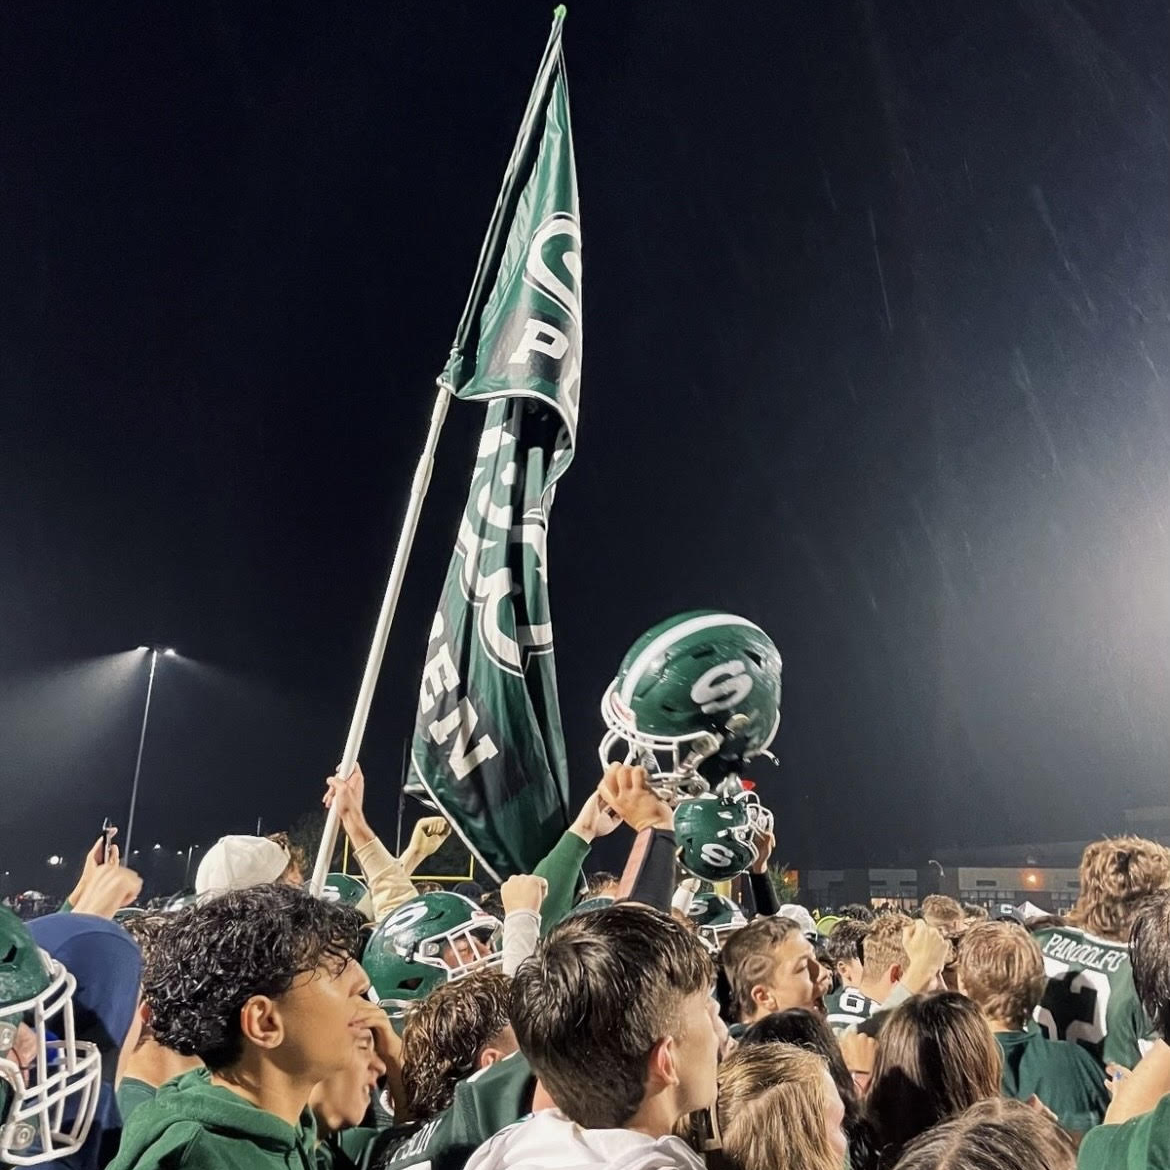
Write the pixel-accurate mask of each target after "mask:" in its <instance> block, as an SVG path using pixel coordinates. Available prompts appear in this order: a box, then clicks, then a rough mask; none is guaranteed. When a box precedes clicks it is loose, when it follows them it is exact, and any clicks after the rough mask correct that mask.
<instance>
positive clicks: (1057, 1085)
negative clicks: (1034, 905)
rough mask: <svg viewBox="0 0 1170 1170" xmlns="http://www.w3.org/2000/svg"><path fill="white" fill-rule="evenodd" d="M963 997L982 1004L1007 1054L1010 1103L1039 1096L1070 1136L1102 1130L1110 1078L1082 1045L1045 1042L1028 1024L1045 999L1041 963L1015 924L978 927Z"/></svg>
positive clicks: (962, 954)
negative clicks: (1107, 1086)
mask: <svg viewBox="0 0 1170 1170" xmlns="http://www.w3.org/2000/svg"><path fill="white" fill-rule="evenodd" d="M957 973H958V980H959V990H960V991H961V992H962V993H963V994H964V995H966V996H969V997H970V998H971V999H973V1000H974V1001H975V1003H976V1004H977V1005H978V1007H979V1010H980V1012H982V1013H983V1017H984V1019H986V1020H987V1023H988V1025H989V1026H990V1028H991V1030H992V1032H994V1033H995V1040H996V1043H997V1044H998V1045H999V1047H1000V1051H1001V1052H1002V1053H1003V1078H1002V1087H1003V1094H1004V1096H1005V1097H1014V1098H1015V1099H1016V1100H1017V1101H1027V1100H1028V1099H1029V1098H1030V1097H1032V1096H1036V1097H1039V1098H1040V1100H1041V1101H1043V1102H1044V1104H1045V1105H1047V1106H1048V1108H1049V1109H1051V1110H1052V1111H1053V1113H1055V1114H1056V1117H1057V1120H1058V1121H1059V1122H1060V1124H1061V1125H1062V1126H1063V1127H1064V1128H1065V1129H1066V1130H1068V1132H1069V1133H1072V1134H1083V1133H1087V1132H1088V1131H1089V1130H1090V1129H1092V1128H1093V1126H1095V1125H1099V1124H1100V1123H1101V1119H1102V1118H1103V1117H1104V1116H1105V1110H1106V1109H1107V1108H1108V1107H1109V1094H1108V1092H1107V1091H1106V1089H1105V1073H1104V1070H1103V1069H1102V1068H1101V1066H1100V1065H1099V1064H1098V1063H1097V1062H1096V1061H1095V1060H1094V1059H1093V1058H1092V1057H1091V1056H1090V1055H1089V1053H1088V1052H1087V1051H1086V1050H1085V1049H1084V1048H1082V1047H1081V1046H1080V1045H1079V1044H1076V1043H1074V1042H1073V1041H1071V1040H1048V1039H1046V1038H1045V1037H1044V1036H1043V1035H1041V1033H1040V1032H1039V1031H1038V1030H1037V1029H1036V1028H1035V1026H1034V1025H1031V1020H1032V1013H1033V1012H1034V1011H1035V1010H1036V1005H1037V1004H1038V1003H1039V1002H1040V999H1041V997H1042V996H1043V994H1044V986H1045V976H1044V959H1043V956H1042V955H1041V954H1040V947H1039V946H1038V945H1037V944H1036V941H1035V939H1033V938H1032V936H1031V935H1030V934H1029V933H1028V932H1027V931H1026V930H1025V929H1024V928H1023V927H1022V926H1020V925H1019V924H1018V923H1015V922H981V923H979V925H977V926H972V927H971V928H970V929H969V930H968V931H967V933H966V934H965V935H964V937H963V940H962V943H961V944H960V946H959V961H958V968H957Z"/></svg>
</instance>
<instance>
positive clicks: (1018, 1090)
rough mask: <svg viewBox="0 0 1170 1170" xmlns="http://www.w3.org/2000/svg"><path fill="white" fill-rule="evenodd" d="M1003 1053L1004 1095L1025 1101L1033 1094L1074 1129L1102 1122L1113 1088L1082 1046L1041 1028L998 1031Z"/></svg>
mask: <svg viewBox="0 0 1170 1170" xmlns="http://www.w3.org/2000/svg"><path fill="white" fill-rule="evenodd" d="M995 1039H996V1043H998V1044H999V1048H1000V1051H1001V1052H1002V1053H1003V1081H1002V1088H1003V1095H1004V1096H1005V1097H1012V1098H1014V1099H1015V1100H1017V1101H1027V1100H1028V1098H1029V1097H1031V1096H1032V1094H1033V1093H1035V1095H1036V1096H1037V1097H1039V1098H1040V1100H1041V1101H1043V1102H1044V1104H1045V1105H1047V1106H1048V1108H1049V1109H1051V1110H1052V1112H1053V1113H1055V1114H1056V1118H1057V1120H1058V1121H1059V1122H1060V1124H1061V1125H1062V1126H1063V1127H1064V1128H1065V1129H1067V1130H1068V1131H1069V1132H1070V1133H1086V1132H1087V1131H1088V1130H1090V1129H1092V1128H1093V1126H1095V1125H1100V1124H1101V1119H1102V1118H1103V1117H1104V1116H1105V1110H1106V1109H1108V1108H1109V1093H1108V1091H1107V1090H1106V1088H1105V1074H1104V1073H1103V1072H1102V1071H1101V1066H1100V1065H1099V1064H1098V1063H1097V1062H1096V1061H1095V1060H1094V1059H1093V1058H1092V1057H1091V1056H1090V1055H1089V1054H1088V1053H1087V1052H1086V1051H1085V1050H1084V1049H1083V1048H1082V1047H1081V1046H1080V1045H1079V1044H1070V1043H1068V1042H1067V1041H1063V1040H1046V1039H1045V1038H1044V1037H1043V1036H1041V1035H1040V1033H1039V1032H997V1033H996V1034H995Z"/></svg>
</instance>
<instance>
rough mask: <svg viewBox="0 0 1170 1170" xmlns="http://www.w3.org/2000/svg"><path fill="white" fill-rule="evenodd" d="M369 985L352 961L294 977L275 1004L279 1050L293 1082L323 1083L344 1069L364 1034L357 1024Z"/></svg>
mask: <svg viewBox="0 0 1170 1170" xmlns="http://www.w3.org/2000/svg"><path fill="white" fill-rule="evenodd" d="M369 986H370V980H369V977H368V976H367V975H366V973H365V971H363V970H362V968H361V967H360V966H359V965H358V963H357V962H356V961H355V960H354V959H347V960H346V962H345V965H344V966H341V965H340V963H339V962H334V963H332V964H331V965H323V966H320V967H318V968H317V969H316V970H315V971H306V972H305V973H304V974H303V975H298V976H297V978H296V979H295V980H294V981H293V985H292V987H290V988H289V990H288V991H286V992H285V993H284V995H282V996H281V997H280V999H279V1001H278V1002H279V1004H280V1016H281V1020H282V1022H283V1023H284V1041H283V1043H282V1044H281V1045H280V1049H279V1050H278V1051H279V1052H280V1053H281V1062H282V1063H287V1064H288V1065H289V1067H290V1069H291V1070H293V1071H295V1073H296V1075H297V1076H298V1077H304V1078H305V1079H312V1080H314V1081H323V1080H325V1078H326V1077H329V1076H332V1075H333V1074H334V1073H336V1072H340V1071H341V1070H342V1069H345V1068H347V1067H349V1066H350V1065H351V1064H352V1063H353V1060H354V1052H355V1050H356V1049H357V1048H358V1047H360V1045H361V1044H362V1042H363V1039H364V1037H365V1036H367V1035H368V1034H369V1029H368V1028H366V1027H363V1026H362V1025H361V1024H360V1023H359V1021H360V1018H361V1013H362V1011H363V1009H364V1008H366V1007H368V1006H369V1003H368V1001H367V1000H366V998H365V995H366V991H367V989H368V988H369Z"/></svg>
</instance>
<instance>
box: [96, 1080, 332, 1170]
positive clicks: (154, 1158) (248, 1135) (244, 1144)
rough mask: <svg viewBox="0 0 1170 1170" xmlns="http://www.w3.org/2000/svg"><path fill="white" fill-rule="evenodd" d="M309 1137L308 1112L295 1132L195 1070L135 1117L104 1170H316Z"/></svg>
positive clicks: (313, 1138)
mask: <svg viewBox="0 0 1170 1170" xmlns="http://www.w3.org/2000/svg"><path fill="white" fill-rule="evenodd" d="M316 1133H317V1130H316V1123H315V1122H314V1120H313V1114H312V1112H311V1111H310V1110H309V1109H306V1110H305V1111H304V1113H302V1114H301V1120H300V1124H299V1125H298V1126H296V1128H294V1127H293V1126H291V1125H289V1124H288V1123H287V1122H284V1121H281V1120H280V1118H279V1117H275V1116H274V1115H273V1114H271V1113H267V1112H265V1111H264V1110H263V1109H259V1108H257V1107H256V1106H255V1105H253V1104H251V1103H250V1102H248V1101H245V1100H244V1098H243V1097H241V1096H239V1094H237V1093H233V1092H232V1091H231V1090H230V1089H224V1088H220V1087H218V1086H214V1085H212V1084H211V1083H210V1074H209V1073H208V1071H207V1069H203V1068H200V1069H194V1070H193V1071H191V1072H189V1073H184V1074H183V1075H182V1076H181V1077H176V1078H175V1079H174V1080H173V1081H167V1083H166V1084H165V1085H163V1086H162V1088H161V1089H159V1091H158V1095H157V1096H156V1097H155V1098H154V1100H153V1101H148V1102H146V1103H145V1104H142V1105H140V1106H139V1107H138V1108H137V1109H135V1110H134V1114H133V1116H132V1117H131V1118H130V1121H129V1123H128V1124H127V1125H126V1128H125V1129H123V1131H122V1145H121V1147H120V1148H119V1150H118V1156H117V1157H116V1158H115V1159H114V1160H113V1161H112V1162H111V1163H110V1165H109V1170H131V1168H133V1170H164V1168H166V1170H178V1168H179V1167H183V1170H212V1168H215V1170H221V1168H223V1170H227V1168H228V1167H230V1168H231V1170H315V1168H316V1158H315V1155H314V1150H313V1146H314V1143H315V1141H316Z"/></svg>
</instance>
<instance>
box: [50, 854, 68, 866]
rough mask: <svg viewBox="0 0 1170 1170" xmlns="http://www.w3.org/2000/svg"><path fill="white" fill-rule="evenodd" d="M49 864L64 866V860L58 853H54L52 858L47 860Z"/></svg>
mask: <svg viewBox="0 0 1170 1170" xmlns="http://www.w3.org/2000/svg"><path fill="white" fill-rule="evenodd" d="M49 864H50V865H52V866H58V865H64V864H65V858H64V857H62V856H61V855H60V854H58V853H54V854H53V856H52V857H50V858H49Z"/></svg>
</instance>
